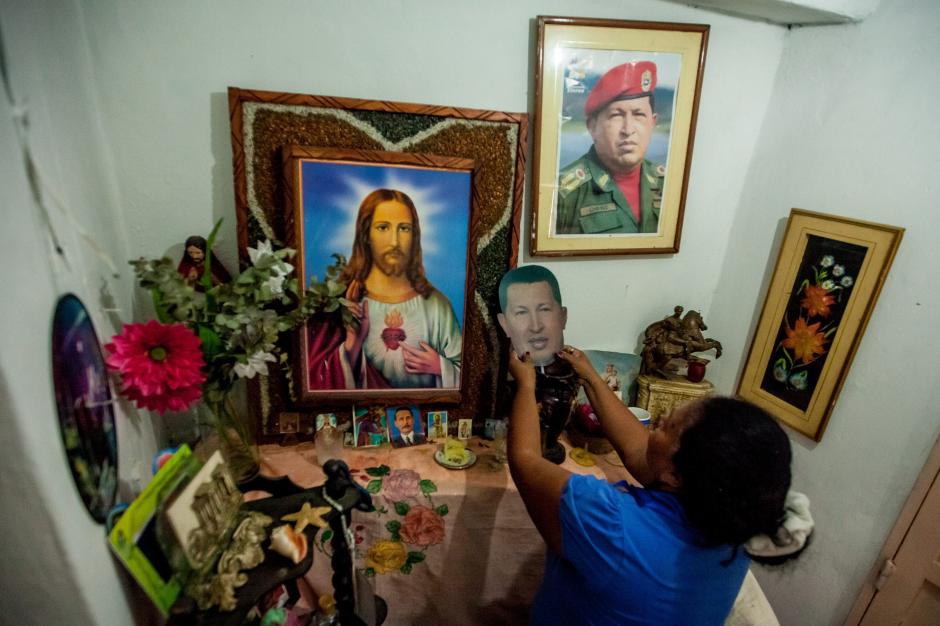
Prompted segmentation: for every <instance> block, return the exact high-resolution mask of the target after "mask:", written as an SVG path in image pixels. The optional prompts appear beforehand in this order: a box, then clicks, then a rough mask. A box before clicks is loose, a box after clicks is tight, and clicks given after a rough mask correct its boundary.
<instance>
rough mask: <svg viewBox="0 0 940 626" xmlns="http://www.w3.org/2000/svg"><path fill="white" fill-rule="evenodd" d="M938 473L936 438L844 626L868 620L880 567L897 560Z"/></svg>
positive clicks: (939, 449) (939, 450)
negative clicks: (887, 561)
mask: <svg viewBox="0 0 940 626" xmlns="http://www.w3.org/2000/svg"><path fill="white" fill-rule="evenodd" d="M938 474H940V437H937V440H936V441H934V444H933V449H932V450H931V451H930V456H928V457H927V462H926V463H924V467H923V469H922V470H921V471H920V474H919V475H918V476H917V480H916V481H914V487H913V488H912V489H911V493H910V495H909V496H908V497H907V500H906V501H905V502H904V506H903V507H902V508H901V513H900V514H899V515H898V519H897V521H896V522H895V523H894V528H892V529H891V532H890V533H888V538H887V539H885V543H884V546H882V548H881V551H880V552H879V553H878V558H877V559H875V563H874V565H872V568H871V570H870V571H869V572H868V575H867V576H866V577H865V582H864V583H862V588H861V590H860V591H859V592H858V597H856V599H855V604H853V605H852V610H851V611H849V615H848V617H846V618H845V622H843V626H858V624H860V623H861V621H862V618H863V617H865V612H866V611H868V607H869V606H870V605H871V603H872V600H874V598H875V594H876V593H877V592H878V590H877V589H876V588H875V581H877V580H878V576H879V575H880V574H881V568H882V567H883V566H884V563H885V560H887V559H894V558H895V557H896V556H897V553H898V550H900V548H901V543H902V542H903V541H904V537H905V536H906V535H907V531H908V530H909V529H910V527H911V524H913V523H914V518H915V517H917V513H918V511H920V508H921V506H922V505H923V503H924V500H925V499H926V497H927V492H928V491H929V490H930V486H931V485H932V484H933V481H934V479H935V478H936V477H937V475H938Z"/></svg>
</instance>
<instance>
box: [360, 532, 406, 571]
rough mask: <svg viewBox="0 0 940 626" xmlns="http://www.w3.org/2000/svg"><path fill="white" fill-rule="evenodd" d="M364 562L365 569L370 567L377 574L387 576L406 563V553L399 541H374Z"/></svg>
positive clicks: (403, 545)
mask: <svg viewBox="0 0 940 626" xmlns="http://www.w3.org/2000/svg"><path fill="white" fill-rule="evenodd" d="M365 560H366V567H371V568H372V569H374V570H375V572H376V573H377V574H387V573H389V572H394V571H395V570H397V569H399V568H401V566H402V565H404V564H405V563H407V562H408V551H407V550H406V549H405V544H403V543H402V542H400V541H388V540H382V541H376V542H375V543H374V544H372V547H370V548H369V551H368V552H366V559H365Z"/></svg>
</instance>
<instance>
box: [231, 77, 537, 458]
mask: <svg viewBox="0 0 940 626" xmlns="http://www.w3.org/2000/svg"><path fill="white" fill-rule="evenodd" d="M228 97H229V114H230V124H231V132H232V160H233V175H234V181H235V206H236V213H237V217H238V241H239V253H240V258H241V261H242V263H247V261H248V255H247V248H248V246H249V245H254V244H255V242H256V241H257V240H259V239H265V238H268V239H271V240H272V241H274V242H276V243H285V242H287V241H289V238H290V236H291V235H290V234H291V233H293V232H294V229H295V223H294V219H295V218H294V211H293V210H292V208H290V207H288V206H287V205H286V202H285V197H286V196H287V193H286V191H287V190H286V188H285V186H286V185H285V181H284V177H283V174H282V167H283V162H282V154H283V153H282V150H283V148H284V147H285V146H291V145H298V146H307V147H316V148H321V149H340V150H367V151H368V150H379V151H385V152H398V153H418V154H429V155H436V156H439V157H450V158H458V159H467V160H470V161H472V162H473V164H474V166H473V172H474V173H473V177H474V188H475V190H476V193H475V197H474V203H475V205H476V207H477V215H478V219H477V220H476V223H475V224H474V225H473V228H475V229H477V230H478V231H479V233H480V234H479V238H478V239H477V243H476V245H475V247H473V248H472V249H471V250H470V251H469V255H468V259H469V263H470V264H471V265H472V266H473V272H474V273H475V276H476V283H475V285H473V289H472V291H470V290H469V289H468V291H467V294H466V306H465V308H466V315H465V319H464V338H463V358H462V363H461V369H462V372H461V377H462V379H461V396H462V398H461V401H460V403H459V404H449V403H448V402H447V401H437V400H435V401H432V402H430V403H428V404H424V403H422V410H438V409H446V410H448V411H450V413H452V414H453V415H454V416H455V419H457V418H460V417H464V418H479V419H480V420H482V419H484V418H485V417H487V416H491V415H493V414H495V413H496V412H497V407H499V406H500V405H501V388H502V386H501V385H500V384H499V383H500V380H501V378H500V376H502V375H504V374H505V367H506V360H505V356H506V350H505V345H504V342H503V340H502V339H501V336H500V333H499V332H498V331H497V328H496V313H497V310H498V297H497V289H498V286H499V279H500V277H501V276H502V275H503V274H504V273H505V272H506V271H507V270H508V269H510V268H511V267H513V266H515V264H516V259H517V257H518V248H519V221H520V217H521V206H522V192H523V186H524V176H525V151H526V133H527V128H528V118H527V116H526V115H525V114H523V113H505V112H499V111H484V110H477V109H463V108H455V107H446V106H432V105H421V104H407V103H397V102H388V101H379V100H362V99H352V98H333V97H327V96H316V95H304V94H291V93H279V92H269V91H256V90H247V89H240V88H236V87H231V88H229V91H228ZM321 278H322V277H321ZM251 390H252V391H251V393H250V394H249V400H250V402H251V404H252V409H253V410H252V414H253V415H255V416H256V419H257V420H258V424H257V432H258V435H259V437H260V439H261V440H262V441H269V440H274V439H275V436H276V435H277V433H278V432H279V425H278V419H279V414H280V413H281V412H282V411H291V410H295V411H296V410H301V411H305V410H306V409H307V407H305V406H303V404H302V398H301V397H300V394H299V393H298V388H297V385H296V380H295V376H292V375H291V374H290V373H284V374H274V375H272V376H270V377H268V379H267V381H265V382H263V383H260V384H259V383H255V384H254V385H253V386H252V387H251ZM391 401H392V402H394V401H395V400H391ZM435 402H437V403H438V404H439V405H435ZM317 409H318V410H310V411H308V412H310V413H320V412H323V410H324V409H328V410H332V411H335V412H337V413H339V414H341V415H349V407H348V402H347V403H342V402H337V403H336V404H335V405H330V404H329V403H326V404H324V403H322V402H318V404H317ZM311 419H312V416H311Z"/></svg>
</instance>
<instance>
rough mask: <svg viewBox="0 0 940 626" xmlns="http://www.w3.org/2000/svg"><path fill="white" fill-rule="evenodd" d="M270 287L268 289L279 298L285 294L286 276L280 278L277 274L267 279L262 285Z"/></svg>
mask: <svg viewBox="0 0 940 626" xmlns="http://www.w3.org/2000/svg"><path fill="white" fill-rule="evenodd" d="M262 284H264V285H267V286H268V289H270V290H271V293H272V294H274V295H275V296H279V295H281V294H282V293H284V276H278V275H277V274H275V275H274V276H272V277H271V278H269V279H267V280H266V281H264V283H262Z"/></svg>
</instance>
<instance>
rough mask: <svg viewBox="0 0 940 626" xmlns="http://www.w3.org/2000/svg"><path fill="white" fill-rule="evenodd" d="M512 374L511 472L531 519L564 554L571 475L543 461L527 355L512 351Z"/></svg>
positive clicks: (510, 420)
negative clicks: (562, 509) (565, 496)
mask: <svg viewBox="0 0 940 626" xmlns="http://www.w3.org/2000/svg"><path fill="white" fill-rule="evenodd" d="M509 371H510V372H511V373H512V376H513V378H515V379H516V385H517V387H516V397H515V398H514V399H513V403H512V413H511V414H510V417H509V438H508V442H507V444H508V455H509V471H510V473H511V474H512V479H513V480H514V481H515V483H516V487H517V488H518V489H519V495H520V496H522V501H523V502H524V503H525V507H526V510H527V511H528V512H529V517H531V518H532V521H533V523H535V528H536V529H537V530H538V531H539V534H541V535H542V539H544V540H545V543H546V544H548V547H549V549H551V550H553V551H554V552H556V553H558V554H561V517H560V513H559V506H560V503H561V494H562V491H564V489H565V485H566V484H567V482H568V478H569V477H570V476H571V474H570V473H569V472H568V471H567V470H564V469H562V468H561V467H559V466H557V465H555V464H554V463H552V462H551V461H546V460H545V459H543V458H542V444H541V432H540V430H539V414H538V408H537V407H536V404H535V368H534V367H533V366H532V363H531V362H530V361H529V359H528V354H526V355H525V356H524V357H523V358H522V359H520V358H519V357H517V356H516V353H515V352H512V351H510V355H509Z"/></svg>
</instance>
